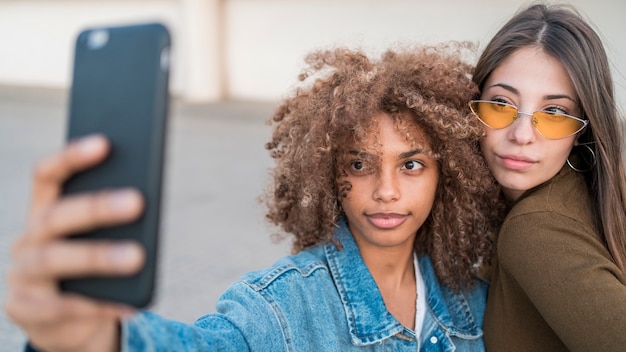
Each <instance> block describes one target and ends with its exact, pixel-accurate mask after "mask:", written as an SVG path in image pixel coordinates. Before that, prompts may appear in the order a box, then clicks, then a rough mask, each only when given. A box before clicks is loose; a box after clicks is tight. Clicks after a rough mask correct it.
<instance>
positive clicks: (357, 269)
mask: <svg viewBox="0 0 626 352" xmlns="http://www.w3.org/2000/svg"><path fill="white" fill-rule="evenodd" d="M335 238H336V239H337V240H338V241H339V242H340V243H341V245H342V246H343V249H342V250H341V251H339V250H337V248H336V246H335V245H334V244H333V243H328V244H326V245H325V252H326V257H327V259H328V266H329V267H330V271H331V274H332V277H333V280H334V281H335V285H336V286H337V290H338V292H339V296H340V297H341V301H342V302H343V306H344V310H345V313H346V318H347V322H348V326H349V329H350V335H351V338H352V342H353V343H354V344H355V345H357V346H360V345H369V344H372V343H374V342H377V341H380V340H384V339H386V338H388V337H390V336H393V335H396V334H398V333H401V332H403V331H404V330H405V327H404V326H403V325H402V324H400V322H398V321H397V320H396V319H395V318H394V317H393V315H391V313H389V311H387V307H386V306H385V303H384V301H383V298H382V295H381V294H380V291H379V290H378V286H377V285H376V282H375V281H374V278H373V277H372V274H371V273H370V271H369V269H368V268H367V266H366V265H365V262H364V261H363V257H361V253H360V251H359V248H358V247H357V245H356V243H355V241H354V238H353V237H352V234H351V233H350V230H349V229H348V225H347V224H346V222H345V220H342V221H341V222H340V227H339V228H338V229H337V230H336V231H335ZM413 337H414V336H413Z"/></svg>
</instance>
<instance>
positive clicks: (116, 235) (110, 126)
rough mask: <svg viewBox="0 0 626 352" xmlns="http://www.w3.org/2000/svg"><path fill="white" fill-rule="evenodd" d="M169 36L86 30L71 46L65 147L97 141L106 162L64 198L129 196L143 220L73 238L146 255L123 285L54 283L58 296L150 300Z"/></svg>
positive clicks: (149, 27) (68, 186)
mask: <svg viewBox="0 0 626 352" xmlns="http://www.w3.org/2000/svg"><path fill="white" fill-rule="evenodd" d="M169 53H170V36H169V32H168V30H167V29H166V28H165V27H164V26H163V25H161V24H157V23H152V24H141V25H131V26H120V27H105V28H93V29H87V30H85V31H83V32H81V33H80V34H79V36H78V38H77V40H76V48H75V58H74V71H73V80H72V89H71V95H70V109H69V110H70V113H69V123H68V132H67V139H68V140H72V139H75V138H78V137H81V136H85V135H89V134H94V133H100V134H103V135H104V136H105V137H106V138H107V139H108V140H109V143H110V152H109V155H108V156H107V158H106V159H105V160H104V161H103V162H102V163H101V164H99V165H97V166H95V167H94V168H92V169H89V170H86V171H83V172H80V173H78V174H76V175H74V176H73V177H71V178H70V179H69V180H68V181H67V182H66V183H65V185H64V189H63V192H64V194H66V195H71V194H76V193H82V192H88V191H98V190H113V189H118V188H135V189H137V190H138V191H139V192H141V194H142V196H143V197H144V213H143V214H142V215H141V217H140V218H139V219H138V220H137V221H134V222H132V223H130V224H126V225H122V226H116V227H110V228H101V229H97V230H94V231H91V232H89V233H81V234H78V235H76V236H73V237H72V239H74V240H91V239H101V240H132V241H136V242H137V243H139V244H140V245H141V246H142V247H143V249H144V251H145V254H146V261H145V265H144V266H143V268H142V269H141V270H140V271H139V272H138V273H137V274H135V275H132V276H123V277H85V278H72V279H66V280H63V281H61V283H60V286H61V289H62V290H65V291H72V292H77V293H81V294H84V295H87V296H90V297H93V298H97V299H102V300H108V301H115V302H121V303H125V304H129V305H132V306H135V307H145V306H146V305H148V304H149V303H150V302H151V300H152V297H153V291H154V286H155V277H156V262H157V249H158V232H159V213H160V202H161V185H162V170H163V159H164V150H165V134H166V126H167V121H166V120H167V112H168V111H167V109H168V96H169V95H168V76H169Z"/></svg>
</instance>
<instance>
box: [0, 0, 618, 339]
mask: <svg viewBox="0 0 626 352" xmlns="http://www.w3.org/2000/svg"><path fill="white" fill-rule="evenodd" d="M569 3H571V4H573V5H574V6H576V7H577V8H578V9H579V10H580V12H582V14H583V15H584V16H585V17H586V18H588V19H589V20H590V21H591V22H592V24H593V25H594V26H595V28H596V29H597V30H598V32H599V33H600V35H601V37H602V38H603V39H604V43H605V45H606V49H607V51H608V54H609V58H610V60H611V63H612V70H613V73H614V78H615V83H616V92H617V97H618V102H619V104H620V106H621V107H622V108H624V107H625V106H626V78H625V71H626V40H624V38H623V35H624V33H625V31H626V24H625V22H624V20H623V14H624V13H626V2H624V1H621V0H571V1H569ZM522 4H525V2H520V1H513V0H473V1H468V0H414V1H408V0H407V1H401V0H386V1H383V0H82V1H79V0H65V1H60V0H58V1H57V0H0V162H1V164H0V272H1V273H2V274H3V277H4V275H5V272H6V269H7V266H8V261H9V257H10V246H11V243H12V242H13V240H14V238H15V236H16V235H17V234H18V233H19V231H20V229H21V228H22V226H23V224H24V220H25V219H24V216H25V213H26V207H27V203H28V192H29V190H28V185H29V182H30V173H31V170H32V167H33V165H34V163H35V161H36V160H38V159H40V158H41V157H43V156H45V155H47V154H49V153H51V152H52V151H53V150H55V149H58V148H60V147H61V146H62V144H63V140H64V135H65V119H66V114H67V110H66V105H67V90H68V88H69V84H70V79H71V66H72V55H73V45H74V40H75V39H76V36H77V35H78V32H79V31H80V30H82V29H85V28H91V27H97V26H102V25H115V24H128V23H136V22H148V21H160V22H163V23H164V24H166V25H167V26H168V27H169V29H170V31H171V34H172V42H173V52H172V59H173V62H172V64H173V66H172V71H171V73H172V75H171V93H172V98H173V99H172V106H171V123H170V131H169V134H168V139H169V144H168V147H167V157H166V158H167V164H166V177H165V185H164V188H165V192H164V197H165V199H164V202H163V217H162V246H161V253H160V254H161V260H160V267H159V281H158V284H157V295H156V300H155V303H154V305H153V306H152V307H151V308H152V309H153V310H154V311H156V312H158V313H161V314H164V315H166V316H168V317H170V318H173V319H177V320H182V321H186V322H193V320H195V319H196V318H198V317H199V316H200V315H202V314H203V313H206V312H211V311H213V310H214V304H215V301H216V300H217V297H218V296H219V294H220V293H221V292H222V291H223V290H224V289H225V288H226V287H227V286H228V285H229V284H230V283H232V282H233V281H234V280H236V278H237V277H238V276H240V275H241V274H243V273H245V272H246V271H249V270H253V269H258V268H261V267H264V266H267V265H270V264H271V263H272V262H274V261H275V260H276V259H277V258H279V257H280V256H283V255H285V254H288V253H289V241H283V242H278V243H276V242H275V241H273V240H272V235H271V228H269V227H268V226H267V225H266V224H265V222H264V219H263V208H262V207H261V205H260V204H259V203H258V202H257V199H258V197H259V196H260V195H261V194H262V192H263V189H264V186H265V184H266V181H267V172H268V169H269V168H270V167H271V160H270V158H269V157H268V155H267V153H266V152H265V150H264V149H263V145H264V142H265V141H266V140H267V139H268V138H269V135H270V128H269V127H268V126H267V125H266V124H265V121H266V120H267V119H268V118H269V117H270V116H271V114H272V112H273V109H274V108H275V104H276V103H277V102H278V101H279V100H280V99H281V98H282V97H283V96H284V95H285V94H286V93H288V91H289V89H290V88H291V87H293V86H294V85H295V84H296V77H297V75H298V73H299V72H300V70H301V69H302V68H303V60H302V59H303V58H304V55H305V54H306V53H307V52H309V51H311V50H313V49H318V48H328V47H334V46H349V47H353V48H362V49H364V50H366V51H369V52H372V53H377V52H380V51H382V50H383V49H385V48H387V47H390V46H394V45H399V44H402V43H411V42H423V43H435V42H440V41H446V40H469V41H472V42H475V43H477V44H478V45H479V46H482V45H484V44H486V42H487V41H488V40H489V39H490V38H491V37H492V36H493V34H495V31H496V30H497V29H498V28H499V27H500V26H501V25H502V24H503V22H504V21H506V20H507V19H508V18H509V17H510V16H511V15H512V14H513V13H514V12H515V11H516V10H517V9H518V8H519V7H520V6H521V5H522ZM5 292H6V288H5V280H4V279H2V280H1V281H0V301H4V297H5ZM23 342H24V336H23V334H22V333H21V332H20V330H19V329H18V328H17V327H15V326H14V325H13V324H12V323H11V322H10V321H9V320H8V319H7V318H6V316H5V314H4V311H0V350H1V351H17V350H19V346H20V345H21V344H23Z"/></svg>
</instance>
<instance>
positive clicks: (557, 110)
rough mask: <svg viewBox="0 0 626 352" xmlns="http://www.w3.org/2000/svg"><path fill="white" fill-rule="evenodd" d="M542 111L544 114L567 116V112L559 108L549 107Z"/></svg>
mask: <svg viewBox="0 0 626 352" xmlns="http://www.w3.org/2000/svg"><path fill="white" fill-rule="evenodd" d="M543 111H545V112H549V113H552V114H565V115H568V113H567V110H566V109H565V108H562V107H560V106H550V107H547V108H545V109H544V110H543Z"/></svg>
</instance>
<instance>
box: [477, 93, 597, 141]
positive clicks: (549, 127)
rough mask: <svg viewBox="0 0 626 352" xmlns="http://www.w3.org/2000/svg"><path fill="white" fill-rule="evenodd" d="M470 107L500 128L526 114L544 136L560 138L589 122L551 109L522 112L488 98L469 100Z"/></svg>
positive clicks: (488, 124) (494, 126)
mask: <svg viewBox="0 0 626 352" xmlns="http://www.w3.org/2000/svg"><path fill="white" fill-rule="evenodd" d="M469 105H470V109H472V112H473V113H474V115H476V117H478V119H479V120H480V121H481V122H482V123H484V124H485V125H486V126H488V127H491V128H494V129H501V128H505V127H507V126H509V125H511V124H512V123H513V121H515V120H516V119H517V118H518V116H519V115H528V116H530V117H531V118H532V122H533V125H534V126H535V128H536V129H537V131H539V133H541V135H543V136H544V137H546V138H549V139H561V138H565V137H569V136H571V135H574V134H576V133H578V132H580V131H582V129H583V128H585V126H587V124H588V123H589V121H587V120H583V119H580V118H578V117H574V116H570V115H567V114H561V113H557V112H552V111H545V110H539V111H535V112H533V113H528V112H522V111H519V110H518V109H517V107H515V106H513V105H511V104H507V103H502V102H497V101H488V100H472V101H470V104H469Z"/></svg>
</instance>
